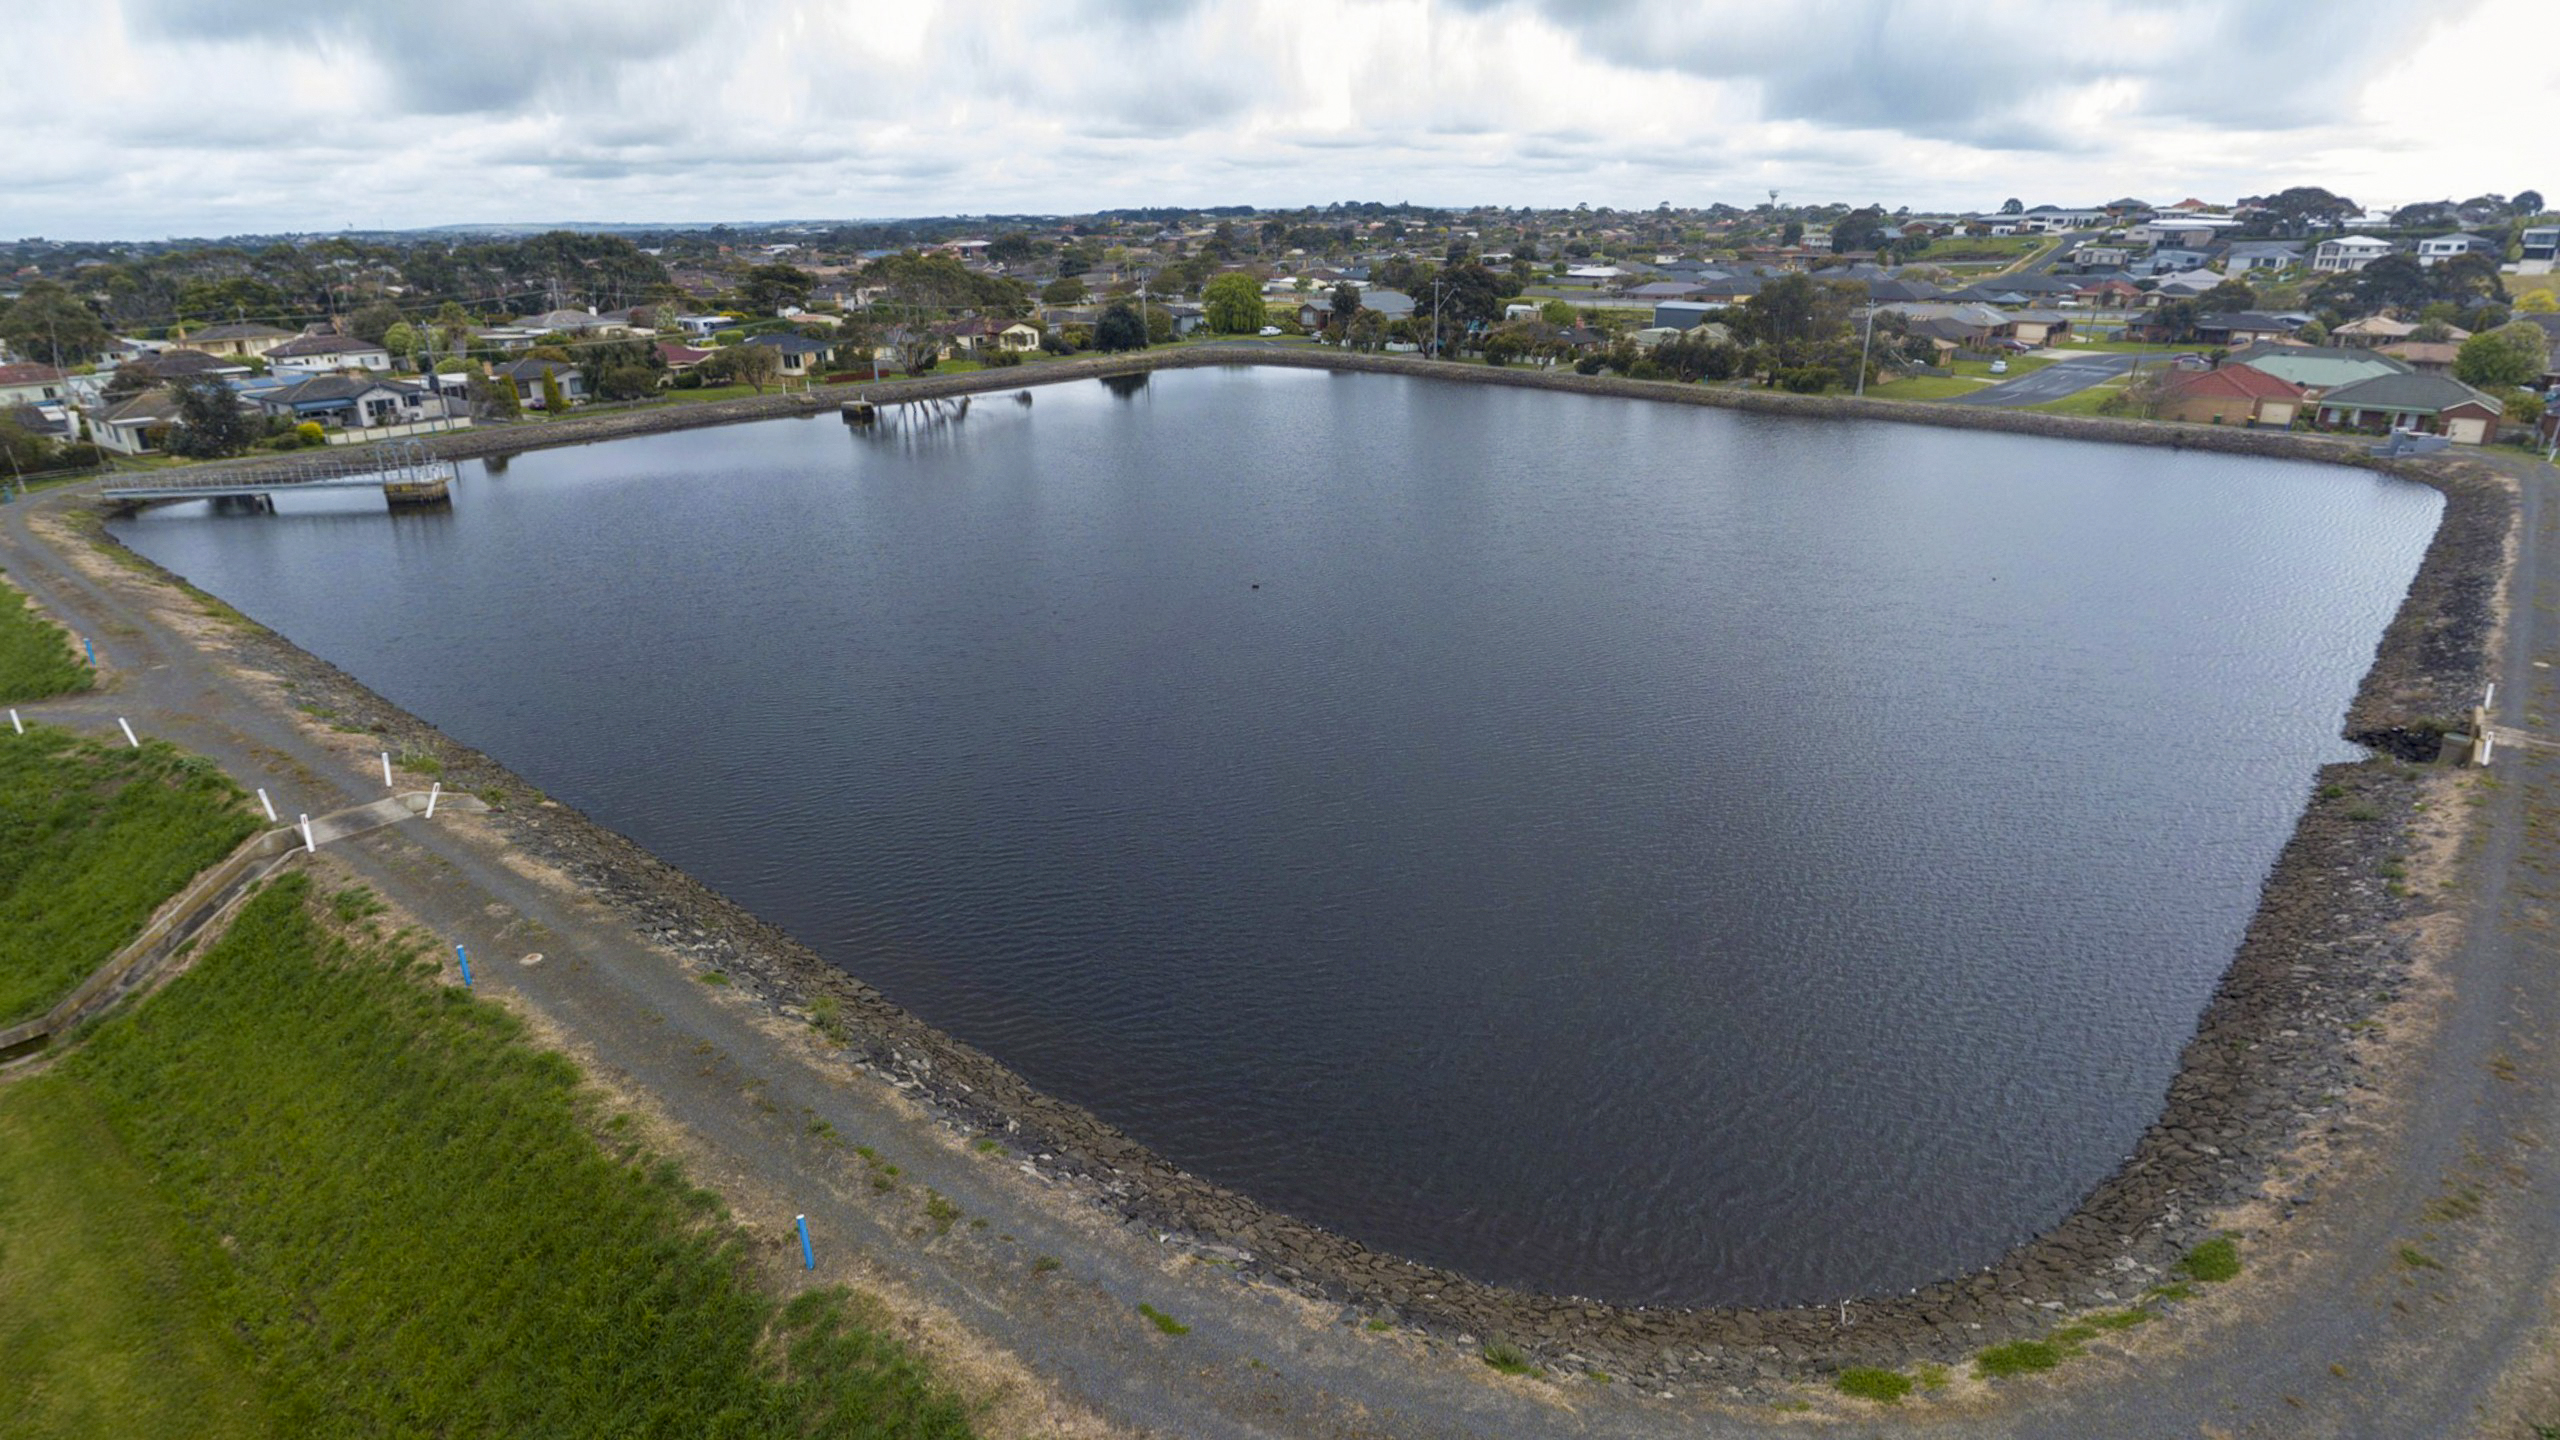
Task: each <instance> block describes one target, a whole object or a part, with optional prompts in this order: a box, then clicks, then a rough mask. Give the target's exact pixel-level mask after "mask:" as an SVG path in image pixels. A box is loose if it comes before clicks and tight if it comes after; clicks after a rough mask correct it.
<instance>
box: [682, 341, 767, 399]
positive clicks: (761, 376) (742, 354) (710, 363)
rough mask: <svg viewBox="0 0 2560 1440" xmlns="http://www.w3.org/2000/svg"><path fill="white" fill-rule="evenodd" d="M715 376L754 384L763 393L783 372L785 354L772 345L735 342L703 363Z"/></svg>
mask: <svg viewBox="0 0 2560 1440" xmlns="http://www.w3.org/2000/svg"><path fill="white" fill-rule="evenodd" d="M702 368H703V369H704V370H705V371H706V372H708V373H709V374H710V376H711V378H712V379H715V380H718V381H720V382H721V383H722V384H726V385H747V386H752V387H753V388H754V390H755V392H756V393H757V394H759V395H761V394H763V393H764V387H765V386H767V385H769V384H771V383H773V377H774V376H776V375H778V374H780V373H781V372H782V353H781V352H780V351H778V350H776V349H774V348H773V347H772V346H770V345H731V346H729V347H727V348H726V349H723V350H721V351H719V352H718V353H716V354H714V355H713V356H712V357H711V358H710V359H708V360H705V361H703V362H702Z"/></svg>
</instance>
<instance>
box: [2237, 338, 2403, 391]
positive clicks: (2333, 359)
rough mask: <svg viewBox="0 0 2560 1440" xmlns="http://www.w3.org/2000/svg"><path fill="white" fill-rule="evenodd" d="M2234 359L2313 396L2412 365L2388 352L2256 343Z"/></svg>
mask: <svg viewBox="0 0 2560 1440" xmlns="http://www.w3.org/2000/svg"><path fill="white" fill-rule="evenodd" d="M2230 358H2231V359H2232V360H2234V361H2238V362H2240V363H2242V364H2246V365H2249V366H2251V367H2253V368H2256V369H2259V370H2263V371H2265V372H2267V373H2268V374H2270V375H2273V376H2275V377H2276V378H2277V379H2279V380H2289V381H2291V382H2292V383H2294V384H2296V385H2299V386H2301V387H2302V388H2303V389H2304V390H2306V391H2308V392H2310V394H2311V397H2312V398H2313V399H2317V398H2319V397H2320V396H2321V395H2323V394H2325V393H2327V392H2328V391H2331V390H2335V389H2339V388H2341V387H2343V386H2347V385H2353V384H2355V383H2357V382H2358V381H2362V380H2372V379H2376V378H2379V377H2381V376H2386V375H2406V374H2409V373H2410V367H2409V366H2407V365H2406V364H2403V363H2402V362H2400V361H2398V360H2394V359H2392V358H2391V357H2390V356H2388V355H2377V354H2375V353H2374V352H2372V351H2370V350H2354V349H2346V348H2342V347H2339V346H2333V345H2252V346H2249V347H2248V348H2247V349H2245V350H2239V351H2235V352H2233V353H2232V355H2231V357H2230Z"/></svg>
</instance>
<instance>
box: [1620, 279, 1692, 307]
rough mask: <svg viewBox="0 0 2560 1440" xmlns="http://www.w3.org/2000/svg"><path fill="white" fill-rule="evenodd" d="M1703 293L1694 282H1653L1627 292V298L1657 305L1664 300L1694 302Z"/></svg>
mask: <svg viewBox="0 0 2560 1440" xmlns="http://www.w3.org/2000/svg"><path fill="white" fill-rule="evenodd" d="M1704 293H1705V292H1704V291H1701V290H1700V289H1699V288H1698V286H1697V284H1696V282H1694V281H1689V280H1655V281H1650V282H1648V283H1646V284H1643V285H1638V286H1636V287H1635V288H1633V289H1631V290H1629V291H1627V298H1628V299H1630V300H1640V301H1642V302H1644V303H1645V304H1647V305H1658V304H1660V303H1662V302H1663V301H1665V300H1695V299H1697V298H1698V297H1699V296H1700V295H1702V294H1704Z"/></svg>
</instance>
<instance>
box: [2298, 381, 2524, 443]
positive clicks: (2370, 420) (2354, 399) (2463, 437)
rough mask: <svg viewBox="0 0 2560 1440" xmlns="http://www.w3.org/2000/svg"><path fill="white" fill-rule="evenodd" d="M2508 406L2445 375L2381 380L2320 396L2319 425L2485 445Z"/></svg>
mask: <svg viewBox="0 0 2560 1440" xmlns="http://www.w3.org/2000/svg"><path fill="white" fill-rule="evenodd" d="M2504 413H2506V407H2505V406H2504V405H2503V404H2501V403H2500V402H2498V401H2497V400H2494V399H2492V398H2490V397H2489V396H2486V395H2483V394H2481V393H2480V392H2479V391H2477V390H2474V389H2472V388H2471V387H2470V386H2468V385H2465V384H2463V383H2462V382H2461V381H2459V380H2456V379H2453V378H2451V377H2450V376H2445V375H2420V374H2415V373H2411V374H2405V375H2381V376H2376V377H2375V378H2373V379H2371V380H2359V381H2357V382H2356V383H2354V384H2352V385H2341V386H2339V387H2338V388H2337V389H2335V390H2332V391H2330V392H2329V393H2328V394H2326V395H2323V396H2321V397H2320V423H2321V424H2323V425H2327V426H2332V427H2335V428H2337V429H2342V430H2365V431H2373V432H2377V433H2379V432H2381V431H2386V430H2412V431H2418V432H2421V433H2424V434H2429V435H2442V436H2444V437H2445V438H2446V439H2448V440H2451V441H2452V442H2454V443H2455V444H2457V445H2483V444H2486V443H2488V442H2489V440H2490V439H2492V438H2493V437H2494V436H2495V435H2496V434H2497V430H2498V417H2499V416H2501V415H2503V414H2504Z"/></svg>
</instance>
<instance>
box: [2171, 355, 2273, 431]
mask: <svg viewBox="0 0 2560 1440" xmlns="http://www.w3.org/2000/svg"><path fill="white" fill-rule="evenodd" d="M2154 409H2155V412H2156V413H2157V414H2158V415H2159V417H2160V418H2161V419H2163V420H2184V421H2186V422H2187V423H2189V424H2191V425H2267V426H2274V427H2279V428H2281V427H2284V426H2289V425H2291V424H2292V423H2293V417H2294V416H2295V415H2296V414H2298V413H2300V411H2301V409H2302V387H2301V386H2299V385H2296V384H2294V383H2293V382H2291V381H2289V380H2279V379H2277V378H2276V377H2275V376H2273V375H2270V374H2268V373H2267V372H2266V371H2264V370H2258V369H2253V368H2251V367H2250V366H2247V365H2224V366H2221V367H2220V368H2218V369H2213V370H2198V371H2194V372H2192V373H2189V374H2184V375H2174V376H2172V377H2170V379H2169V380H2168V381H2167V382H2166V383H2165V384H2164V385H2163V386H2162V387H2161V391H2160V400H2159V403H2158V404H2157V405H2156V406H2155V407H2154Z"/></svg>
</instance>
